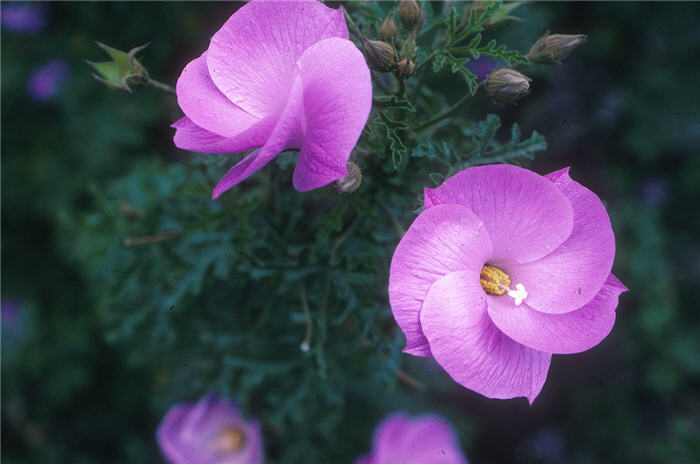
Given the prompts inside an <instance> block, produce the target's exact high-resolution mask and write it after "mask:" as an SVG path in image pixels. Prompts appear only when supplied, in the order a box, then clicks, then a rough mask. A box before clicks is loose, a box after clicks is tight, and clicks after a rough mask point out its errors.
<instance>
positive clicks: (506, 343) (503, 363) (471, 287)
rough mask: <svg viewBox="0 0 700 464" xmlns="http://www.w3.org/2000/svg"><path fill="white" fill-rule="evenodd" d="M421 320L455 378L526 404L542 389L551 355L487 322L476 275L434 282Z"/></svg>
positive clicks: (457, 274) (439, 357)
mask: <svg viewBox="0 0 700 464" xmlns="http://www.w3.org/2000/svg"><path fill="white" fill-rule="evenodd" d="M431 209H432V208H431ZM428 211H430V210H428ZM420 321H421V325H422V328H423V332H424V333H425V336H426V337H427V339H428V342H429V343H430V351H431V353H432V354H433V357H434V358H435V360H436V361H437V362H438V364H440V366H442V368H443V369H445V371H447V373H448V374H449V375H450V377H452V378H453V379H454V380H455V381H456V382H457V383H459V384H461V385H463V386H465V387H466V388H468V389H470V390H473V391H475V392H477V393H480V394H482V395H484V396H486V397H489V398H500V399H507V398H515V397H518V396H524V397H526V398H527V399H528V400H529V402H530V403H532V402H533V401H534V400H535V398H536V397H537V395H538V394H539V393H540V391H541V390H542V386H543V385H544V382H545V380H546V379H547V371H548V370H549V363H550V360H551V356H552V355H551V354H550V353H544V352H541V351H536V350H533V349H531V348H528V347H526V346H524V345H521V344H520V343H518V342H516V341H513V340H512V339H510V338H509V337H507V336H506V335H505V334H504V333H503V332H501V331H500V330H499V329H498V328H497V327H496V326H495V325H494V324H493V322H491V319H490V318H489V316H488V313H487V309H486V293H485V292H484V290H483V289H482V288H481V283H480V282H479V276H478V275H477V276H474V274H473V273H472V272H452V273H450V274H447V275H446V276H444V277H442V278H441V279H440V280H438V281H437V282H435V283H434V284H433V285H432V286H431V287H430V290H429V291H428V295H427V296H426V297H425V301H424V302H423V307H422V308H421V311H420Z"/></svg>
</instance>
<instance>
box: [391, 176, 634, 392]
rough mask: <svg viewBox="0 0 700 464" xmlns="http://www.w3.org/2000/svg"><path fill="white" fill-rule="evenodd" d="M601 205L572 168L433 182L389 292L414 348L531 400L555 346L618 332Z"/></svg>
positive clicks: (581, 347)
mask: <svg viewBox="0 0 700 464" xmlns="http://www.w3.org/2000/svg"><path fill="white" fill-rule="evenodd" d="M614 257H615V237H614V235H613V231H612V228H611V225H610V219H609V217H608V214H607V212H606V211H605V208H604V207H603V204H602V203H601V201H600V199H599V198H598V197H597V196H596V195H595V194H594V193H593V192H591V191H590V190H588V189H586V188H585V187H583V186H582V185H580V184H578V183H577V182H575V181H573V180H571V178H570V177H569V174H568V169H564V170H561V171H557V172H554V173H551V174H549V175H547V176H540V175H538V174H536V173H534V172H532V171H528V170H526V169H522V168H519V167H516V166H509V165H490V166H480V167H474V168H470V169H465V170H463V171H461V172H459V173H457V174H456V175H454V176H453V177H451V178H449V179H447V180H446V181H445V182H444V183H443V184H442V185H441V186H440V187H438V188H436V189H432V190H431V189H426V190H425V210H424V211H423V212H422V213H421V214H420V215H419V216H418V217H417V218H416V220H415V221H414V222H413V224H412V225H411V227H410V228H409V229H408V231H407V232H406V234H405V235H404V236H403V238H402V239H401V242H400V243H399V245H398V246H397V248H396V251H395V253H394V257H393V259H392V262H391V271H390V277H389V298H390V301H391V307H392V311H393V313H394V317H395V319H396V321H397V322H398V324H399V326H400V327H401V329H402V330H403V332H404V334H405V335H406V340H407V343H406V348H405V350H404V351H405V352H407V353H410V354H413V355H416V356H432V357H434V358H435V360H436V361H437V362H438V363H439V364H440V365H441V366H442V367H443V368H444V369H445V370H446V371H447V373H448V374H450V376H451V377H452V378H453V379H454V380H455V381H457V382H458V383H460V384H462V385H464V386H465V387H467V388H469V389H471V390H474V391H476V392H478V393H481V394H482V395H485V396H488V397H490V398H513V397H517V396H525V397H527V398H528V400H529V401H530V402H532V401H533V400H534V399H535V397H536V396H537V395H538V394H539V392H540V390H541V389H542V386H543V385H544V382H545V380H546V378H547V371H548V370H549V363H550V359H551V355H552V353H557V354H559V353H577V352H581V351H585V350H587V349H589V348H591V347H593V346H595V345H597V344H598V343H599V342H600V341H601V340H602V339H603V338H605V337H606V336H607V335H608V333H610V331H611V330H612V327H613V324H614V322H615V308H616V307H617V302H618V297H619V295H620V293H622V292H623V291H625V290H627V289H626V288H625V286H624V285H622V283H620V281H619V280H618V279H617V278H616V277H615V276H614V275H612V274H611V273H610V270H611V268H612V264H613V259H614Z"/></svg>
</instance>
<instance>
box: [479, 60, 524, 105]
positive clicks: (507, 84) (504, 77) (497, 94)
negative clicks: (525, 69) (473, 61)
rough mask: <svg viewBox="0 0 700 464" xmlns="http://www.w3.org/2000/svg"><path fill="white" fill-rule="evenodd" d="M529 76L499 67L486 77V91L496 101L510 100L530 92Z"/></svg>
mask: <svg viewBox="0 0 700 464" xmlns="http://www.w3.org/2000/svg"><path fill="white" fill-rule="evenodd" d="M531 81H532V79H530V78H529V77H527V76H525V75H523V74H521V73H519V72H518V71H515V70H514V69H509V68H499V69H497V70H495V71H494V72H492V73H491V74H489V77H487V78H486V91H487V92H488V94H489V95H491V96H492V97H493V98H495V99H496V100H498V101H502V102H512V101H515V100H517V99H519V98H520V97H523V96H525V95H527V94H528V93H530V82H531Z"/></svg>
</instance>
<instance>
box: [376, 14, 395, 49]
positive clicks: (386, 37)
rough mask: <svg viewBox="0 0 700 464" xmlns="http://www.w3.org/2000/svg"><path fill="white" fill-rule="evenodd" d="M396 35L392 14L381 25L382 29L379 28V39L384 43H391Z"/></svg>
mask: <svg viewBox="0 0 700 464" xmlns="http://www.w3.org/2000/svg"><path fill="white" fill-rule="evenodd" d="M397 33H398V31H397V30H396V23H395V22H394V13H391V14H390V15H389V16H387V17H386V19H385V20H384V22H383V23H382V27H380V28H379V38H380V39H382V40H383V41H384V42H389V43H391V41H393V40H394V38H396V34H397Z"/></svg>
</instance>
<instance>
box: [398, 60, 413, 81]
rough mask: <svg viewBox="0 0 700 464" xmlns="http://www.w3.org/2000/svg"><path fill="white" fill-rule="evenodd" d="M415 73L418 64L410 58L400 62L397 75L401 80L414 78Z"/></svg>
mask: <svg viewBox="0 0 700 464" xmlns="http://www.w3.org/2000/svg"><path fill="white" fill-rule="evenodd" d="M415 72H416V64H415V63H414V62H413V60H411V59H408V58H404V59H403V60H401V61H399V64H398V65H397V66H396V75H397V76H399V78H400V79H408V78H409V77H411V76H413V74H414V73H415Z"/></svg>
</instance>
